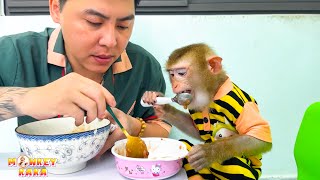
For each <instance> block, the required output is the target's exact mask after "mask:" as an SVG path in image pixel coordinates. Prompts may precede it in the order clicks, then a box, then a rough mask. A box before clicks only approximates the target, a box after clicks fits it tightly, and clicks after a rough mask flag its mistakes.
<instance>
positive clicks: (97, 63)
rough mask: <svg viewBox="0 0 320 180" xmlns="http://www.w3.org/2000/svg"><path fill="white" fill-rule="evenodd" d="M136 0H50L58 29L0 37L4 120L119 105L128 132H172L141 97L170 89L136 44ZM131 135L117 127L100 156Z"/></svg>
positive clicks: (80, 114) (90, 115) (78, 114)
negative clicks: (142, 104)
mask: <svg viewBox="0 0 320 180" xmlns="http://www.w3.org/2000/svg"><path fill="white" fill-rule="evenodd" d="M138 3H139V1H138V0H135V1H134V0H121V1H119V0H90V1H89V0H49V8H50V15H51V17H52V19H53V21H54V22H56V23H59V24H60V27H59V28H57V29H51V28H47V29H46V30H45V31H44V32H41V33H34V32H27V33H21V34H18V35H11V36H7V37H2V38H0V56H1V61H0V121H1V120H5V119H9V118H12V117H18V123H19V125H21V124H24V123H27V122H31V121H34V120H35V119H38V120H41V119H47V118H53V117H57V116H58V117H60V116H72V117H74V118H75V119H76V124H77V125H80V124H82V123H83V118H84V116H85V115H86V116H87V119H86V121H87V122H91V121H92V120H94V119H95V118H96V117H98V118H108V119H110V120H112V121H113V119H112V117H111V116H110V114H109V113H108V112H106V106H107V105H110V106H112V107H113V111H114V112H115V114H116V116H117V117H118V118H119V120H120V121H121V122H122V124H123V125H124V127H125V128H126V129H127V131H128V132H129V133H130V134H131V135H133V136H137V135H138V134H139V132H140V131H141V129H142V128H144V126H142V124H144V123H143V122H141V120H139V119H137V118H135V117H139V118H143V119H144V120H145V121H147V126H146V128H145V129H143V130H144V136H160V137H167V136H168V134H169V131H170V126H169V125H168V124H166V123H164V122H162V121H160V120H157V119H156V118H157V117H156V116H154V111H153V109H152V108H143V107H142V106H141V105H140V104H139V103H135V102H136V101H138V102H139V100H140V98H141V96H142V94H143V92H144V91H146V90H154V91H160V92H164V91H165V81H164V79H163V76H162V72H161V67H160V65H159V63H158V62H157V61H156V60H155V58H154V57H153V56H152V55H151V54H150V53H148V52H147V51H146V50H144V49H143V48H141V47H139V46H137V45H135V44H133V43H130V42H129V38H130V36H131V34H132V29H133V24H134V18H135V6H136V5H137V4H138ZM124 137H125V136H124V135H123V133H122V132H121V130H120V129H119V128H117V129H116V130H115V131H114V132H113V133H112V134H111V135H110V136H109V138H108V140H107V142H106V144H105V147H104V148H103V149H102V151H101V152H100V155H101V154H102V153H104V152H105V151H106V150H107V149H109V148H110V147H111V146H112V145H113V144H114V142H115V141H117V140H119V139H122V138H124Z"/></svg>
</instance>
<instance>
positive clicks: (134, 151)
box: [126, 136, 149, 158]
mask: <svg viewBox="0 0 320 180" xmlns="http://www.w3.org/2000/svg"><path fill="white" fill-rule="evenodd" d="M126 156H127V157H132V158H148V156H149V152H148V148H147V145H146V143H145V142H144V141H143V140H142V139H141V138H139V137H133V136H131V137H130V138H128V141H127V144H126Z"/></svg>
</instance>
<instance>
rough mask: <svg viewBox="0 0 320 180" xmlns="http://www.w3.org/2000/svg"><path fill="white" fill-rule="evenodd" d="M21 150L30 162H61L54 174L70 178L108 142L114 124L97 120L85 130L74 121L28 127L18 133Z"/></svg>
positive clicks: (54, 169) (43, 121) (31, 124)
mask: <svg viewBox="0 0 320 180" xmlns="http://www.w3.org/2000/svg"><path fill="white" fill-rule="evenodd" d="M15 131H16V135H17V137H18V140H19V144H20V147H21V149H22V151H23V152H24V153H25V155H26V156H28V157H29V158H57V162H56V166H55V167H46V168H47V170H48V172H49V173H52V174H67V173H72V172H76V171H80V170H82V169H83V168H85V167H86V163H87V161H88V160H90V159H92V158H93V157H95V156H96V155H97V154H98V152H99V151H100V150H101V148H102V147H103V145H104V143H105V142H106V140H107V138H108V135H109V131H110V121H109V120H107V119H103V120H99V119H96V120H94V121H93V122H91V123H89V124H87V123H84V124H82V125H81V126H78V127H77V126H76V125H75V120H74V118H72V117H66V118H54V119H48V120H41V121H35V122H31V123H28V124H24V125H22V126H19V127H17V128H16V129H15Z"/></svg>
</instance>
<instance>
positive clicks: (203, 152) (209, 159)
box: [188, 143, 222, 171]
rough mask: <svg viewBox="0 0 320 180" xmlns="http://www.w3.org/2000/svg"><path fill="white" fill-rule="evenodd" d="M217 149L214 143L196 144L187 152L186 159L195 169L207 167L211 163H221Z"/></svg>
mask: <svg viewBox="0 0 320 180" xmlns="http://www.w3.org/2000/svg"><path fill="white" fill-rule="evenodd" d="M219 153H221V152H219V150H218V149H217V146H215V144H214V143H206V144H198V145H195V146H193V147H192V148H191V150H190V151H189V154H188V161H189V163H190V165H191V167H193V168H194V169H195V170H196V171H200V170H201V169H203V168H206V167H209V166H210V165H211V164H212V163H214V162H217V163H221V162H222V160H221V158H220V157H219Z"/></svg>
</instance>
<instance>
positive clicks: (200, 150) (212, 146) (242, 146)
mask: <svg viewBox="0 0 320 180" xmlns="http://www.w3.org/2000/svg"><path fill="white" fill-rule="evenodd" d="M271 148H272V143H269V142H265V141H262V140H259V139H257V138H255V137H252V136H248V135H234V136H231V137H228V138H224V139H220V140H216V141H214V142H213V143H206V144H201V145H196V146H193V148H192V149H191V151H190V152H189V154H188V161H189V163H190V165H191V166H192V167H193V168H195V170H196V171H199V170H201V169H202V168H205V167H208V166H210V164H211V163H213V162H218V163H221V162H223V161H225V160H228V159H230V158H232V157H234V156H238V157H241V156H246V157H250V156H254V155H259V154H261V153H264V152H267V151H270V150H271Z"/></svg>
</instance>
